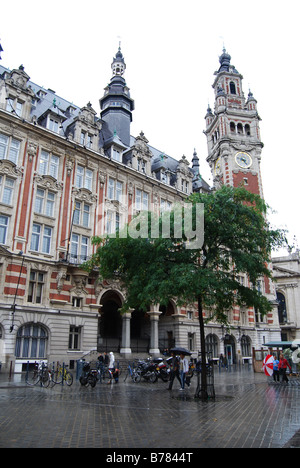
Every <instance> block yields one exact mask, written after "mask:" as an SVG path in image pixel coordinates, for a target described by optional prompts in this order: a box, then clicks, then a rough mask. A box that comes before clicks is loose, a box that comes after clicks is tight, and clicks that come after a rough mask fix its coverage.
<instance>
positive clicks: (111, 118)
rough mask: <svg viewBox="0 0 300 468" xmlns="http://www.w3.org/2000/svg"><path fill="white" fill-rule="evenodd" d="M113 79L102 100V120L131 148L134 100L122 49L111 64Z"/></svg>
mask: <svg viewBox="0 0 300 468" xmlns="http://www.w3.org/2000/svg"><path fill="white" fill-rule="evenodd" d="M111 69H112V75H113V76H112V78H111V80H110V83H109V84H108V85H107V86H106V88H105V89H104V96H103V97H102V98H101V99H100V107H101V118H102V120H104V121H105V122H106V123H107V126H108V129H109V131H110V132H111V134H112V135H113V134H117V135H118V137H119V138H120V140H121V142H122V143H123V144H124V145H125V146H128V147H129V146H130V123H131V122H132V111H133V110H134V100H133V99H131V97H130V92H129V88H128V86H127V84H126V81H125V79H124V77H123V75H124V73H125V69H126V64H125V61H124V57H123V54H122V52H121V47H120V46H119V49H118V52H117V53H116V56H115V57H114V58H113V62H112V64H111Z"/></svg>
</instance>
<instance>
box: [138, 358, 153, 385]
mask: <svg viewBox="0 0 300 468" xmlns="http://www.w3.org/2000/svg"><path fill="white" fill-rule="evenodd" d="M136 370H137V372H138V373H139V374H140V375H141V377H143V379H145V380H146V381H147V382H152V383H154V382H157V379H158V376H157V372H156V364H155V363H154V362H153V361H152V360H151V359H150V358H148V359H147V360H146V361H138V365H137V368H136Z"/></svg>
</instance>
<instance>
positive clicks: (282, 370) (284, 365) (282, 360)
mask: <svg viewBox="0 0 300 468" xmlns="http://www.w3.org/2000/svg"><path fill="white" fill-rule="evenodd" d="M288 367H289V369H290V371H291V370H292V368H291V366H290V365H289V363H288V361H287V359H286V358H285V357H284V356H283V354H280V356H279V364H278V369H279V372H280V375H281V376H282V380H281V381H282V382H286V383H289V379H288V378H287V375H286V371H287V368H288Z"/></svg>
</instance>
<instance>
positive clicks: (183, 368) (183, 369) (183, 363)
mask: <svg viewBox="0 0 300 468" xmlns="http://www.w3.org/2000/svg"><path fill="white" fill-rule="evenodd" d="M179 371H180V379H181V390H184V384H185V376H186V374H187V373H188V371H189V362H188V360H187V358H186V356H185V355H184V354H181V355H180V361H179Z"/></svg>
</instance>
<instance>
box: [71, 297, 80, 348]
mask: <svg viewBox="0 0 300 468" xmlns="http://www.w3.org/2000/svg"><path fill="white" fill-rule="evenodd" d="M73 299H78V298H77V297H76V298H73ZM80 302H81V299H80ZM80 305H81V304H80ZM80 305H77V303H76V304H74V307H80ZM80 342H81V327H76V326H75V325H70V332H69V349H73V350H79V349H80Z"/></svg>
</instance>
